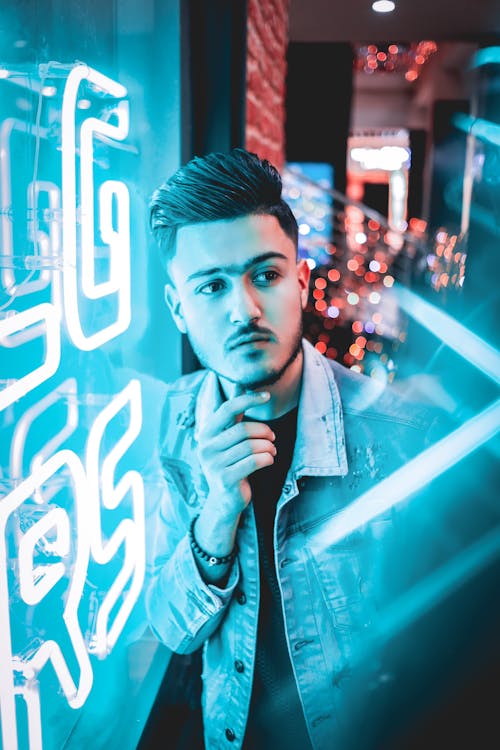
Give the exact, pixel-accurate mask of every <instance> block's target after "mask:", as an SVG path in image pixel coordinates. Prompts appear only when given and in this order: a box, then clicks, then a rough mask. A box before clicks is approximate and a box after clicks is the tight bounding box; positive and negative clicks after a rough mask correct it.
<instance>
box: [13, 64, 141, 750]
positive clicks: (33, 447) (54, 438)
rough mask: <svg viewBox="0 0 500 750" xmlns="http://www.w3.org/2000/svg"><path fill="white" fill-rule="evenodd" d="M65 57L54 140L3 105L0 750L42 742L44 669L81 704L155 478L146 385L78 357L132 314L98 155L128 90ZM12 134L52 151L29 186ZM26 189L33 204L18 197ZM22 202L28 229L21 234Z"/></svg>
mask: <svg viewBox="0 0 500 750" xmlns="http://www.w3.org/2000/svg"><path fill="white" fill-rule="evenodd" d="M50 65H53V64H52V63H51V64H49V67H50ZM54 65H55V73H56V74H57V76H58V80H59V81H61V80H62V85H61V86H60V88H59V89H58V88H57V86H55V87H54V99H55V98H56V97H55V94H57V92H58V91H59V93H60V101H61V104H60V107H59V108H58V109H57V111H55V110H54V106H56V105H54V104H53V103H52V102H51V106H52V107H53V109H52V113H51V117H52V120H53V121H54V117H56V119H57V121H58V123H59V137H58V139H57V142H55V140H54V132H53V131H54V128H53V127H52V129H50V128H48V127H47V125H46V124H41V123H40V122H36V123H35V124H34V123H27V122H25V121H23V120H21V119H17V118H14V117H8V118H5V119H4V121H3V125H1V126H0V188H1V196H0V206H1V209H2V210H1V217H0V225H1V234H2V241H3V249H2V254H1V256H0V282H1V289H2V290H3V293H4V295H5V296H6V297H7V302H6V303H5V304H3V305H2V306H1V307H0V352H1V356H2V360H3V362H4V365H3V367H4V368H5V369H4V371H3V373H2V378H1V380H0V419H2V420H3V422H2V424H3V425H4V426H5V427H6V431H7V430H8V431H9V434H10V437H9V440H8V460H7V461H5V462H4V464H3V466H7V470H6V471H7V473H5V471H4V470H3V469H2V468H1V465H0V484H1V486H3V487H4V488H6V490H7V491H6V493H5V494H4V496H3V497H2V498H1V500H0V630H1V633H2V638H1V639H0V714H1V737H2V747H3V749H4V750H17V748H19V747H21V746H22V747H24V746H27V747H29V748H30V750H41V748H42V747H43V743H44V738H43V716H44V711H45V708H46V699H47V695H46V694H45V692H44V684H45V681H46V680H48V679H49V677H47V676H46V675H48V674H49V673H50V670H46V669H45V667H46V666H47V665H49V664H50V665H51V666H52V677H51V678H50V679H52V680H54V675H55V680H56V682H57V685H58V688H59V690H58V692H59V695H60V696H61V700H63V699H65V701H66V703H67V705H68V706H70V707H71V708H73V709H78V708H81V707H82V706H83V705H84V704H85V701H86V700H87V698H88V696H89V694H90V691H91V689H92V683H93V667H92V658H94V657H98V658H100V659H103V658H105V657H106V656H107V655H108V654H109V653H110V651H111V650H112V649H113V648H114V646H115V645H116V643H117V641H118V639H119V637H120V635H121V634H122V633H123V631H124V628H125V627H126V624H127V621H128V620H129V618H130V614H131V612H132V610H133V608H134V605H135V604H136V602H137V600H138V598H139V595H140V592H141V588H142V584H143V580H144V571H145V541H144V536H145V530H144V486H143V480H142V477H141V475H140V474H139V472H138V471H137V469H136V468H134V445H135V443H136V441H137V439H138V437H139V435H140V431H141V427H142V394H141V387H140V383H139V381H138V380H137V379H135V378H132V379H130V378H129V379H128V382H125V383H123V382H122V383H120V385H119V386H117V385H116V384H115V383H114V382H113V379H112V378H109V379H108V381H107V382H106V385H107V387H106V388H104V391H102V387H101V388H100V389H98V391H97V392H96V390H94V389H92V390H89V386H88V384H87V383H86V382H85V380H84V379H83V378H82V377H80V376H79V373H78V368H76V370H75V364H74V363H75V361H81V357H90V356H95V353H96V352H97V350H99V347H101V346H102V345H103V344H105V343H108V342H110V341H112V340H113V339H114V338H116V337H118V336H119V335H120V334H123V333H124V332H125V331H126V330H127V329H128V327H129V325H130V321H131V295H130V198H129V191H128V188H127V185H126V184H125V182H122V181H120V180H118V179H116V170H114V171H113V172H112V173H111V172H110V170H109V169H108V172H110V173H109V176H108V174H106V175H105V177H104V179H103V177H102V172H103V171H106V170H103V168H102V167H101V168H97V167H96V164H98V163H99V162H102V161H103V158H102V157H103V153H104V152H106V154H108V153H112V152H113V150H114V149H116V147H117V144H118V145H119V144H120V143H121V142H122V141H124V140H125V139H126V137H127V135H128V129H129V109H128V101H127V100H126V96H127V90H126V89H125V87H124V86H122V85H121V84H120V83H118V82H116V81H113V80H112V79H111V78H108V77H107V76H105V75H103V74H102V73H99V72H98V71H96V70H93V69H92V68H90V67H88V66H86V65H83V64H78V65H75V66H71V67H69V68H66V69H65V68H64V66H59V65H57V64H54ZM47 72H48V71H47V70H45V72H44V76H45V77H46V75H47ZM42 79H43V76H42ZM26 81H27V82H28V83H29V82H31V81H32V78H30V77H27V78H26ZM8 83H9V81H8V77H4V78H3V79H2V85H7V84H8ZM28 83H25V85H26V86H27V87H28ZM16 84H18V85H19V80H18V81H16ZM39 89H40V92H41V91H42V89H43V86H42V83H40V86H39ZM40 96H42V93H40ZM80 101H85V102H86V104H85V108H83V107H80V106H79V102H80ZM89 102H90V105H89ZM14 136H15V137H16V138H19V137H22V138H24V139H29V142H30V143H31V142H33V141H34V143H35V144H36V145H35V150H36V159H35V162H36V164H35V167H36V168H38V157H39V153H40V149H41V148H42V147H43V148H44V149H45V151H46V152H47V153H49V156H50V160H46V164H48V163H49V161H50V165H51V168H50V169H49V168H48V167H45V168H46V173H45V174H43V173H42V174H37V173H36V169H34V170H33V172H32V173H30V174H29V179H26V184H25V186H24V189H23V190H21V189H20V188H19V185H18V184H17V185H16V186H13V185H14V172H13V169H12V165H13V163H14V158H13V154H14V152H15V144H14V141H13V138H14ZM97 152H98V154H97ZM108 163H109V159H108V160H107V161H106V164H108ZM54 164H55V165H57V168H54ZM42 172H43V170H42ZM54 172H58V174H54ZM18 173H19V171H18V172H17V173H16V179H17V182H19V178H18ZM19 195H21V196H22V201H23V202H24V203H23V208H24V206H25V207H26V211H25V212H24V211H20V210H17V211H16V210H14V209H13V204H15V202H16V200H17V198H18V196H19ZM21 213H23V221H24V222H25V228H24V231H21V232H19V231H18V232H17V234H15V232H14V231H13V217H14V221H17V222H18V225H19V215H20V214H21ZM20 238H21V239H20ZM26 248H29V251H32V254H31V255H30V254H28V253H27V252H26ZM32 248H33V250H32ZM73 372H74V374H72V373H73ZM68 373H70V374H68ZM100 382H101V383H102V382H103V381H102V380H101V381H100ZM94 388H95V386H94ZM4 445H5V443H4ZM47 612H50V617H47ZM21 706H22V709H21Z"/></svg>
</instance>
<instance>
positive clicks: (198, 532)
mask: <svg viewBox="0 0 500 750" xmlns="http://www.w3.org/2000/svg"><path fill="white" fill-rule="evenodd" d="M239 520H240V514H239V513H238V514H236V515H235V514H231V515H229V514H227V515H226V514H221V510H220V508H215V507H212V508H211V507H210V506H209V505H208V503H207V504H206V505H205V506H204V507H203V508H202V510H201V511H200V514H199V515H198V516H197V517H196V519H195V527H194V528H193V534H194V536H195V539H196V542H197V543H198V544H199V546H200V547H201V548H202V549H203V550H204V551H205V552H207V553H208V554H209V555H210V556H213V557H225V556H226V555H229V554H231V552H232V550H233V548H234V544H235V538H236V531H237V528H238V523H239Z"/></svg>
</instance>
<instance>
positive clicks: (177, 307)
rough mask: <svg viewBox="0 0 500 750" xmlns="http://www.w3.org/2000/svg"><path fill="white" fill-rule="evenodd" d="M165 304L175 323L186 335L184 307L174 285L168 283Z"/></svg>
mask: <svg viewBox="0 0 500 750" xmlns="http://www.w3.org/2000/svg"><path fill="white" fill-rule="evenodd" d="M165 302H166V303H167V306H168V309H169V310H170V314H171V315H172V318H173V319H174V323H175V325H176V326H177V328H178V329H179V331H180V332H181V333H186V332H187V328H186V322H185V320H184V315H183V313H182V305H181V302H180V299H179V295H178V293H177V289H176V288H175V286H174V285H173V284H170V283H169V282H167V283H166V284H165Z"/></svg>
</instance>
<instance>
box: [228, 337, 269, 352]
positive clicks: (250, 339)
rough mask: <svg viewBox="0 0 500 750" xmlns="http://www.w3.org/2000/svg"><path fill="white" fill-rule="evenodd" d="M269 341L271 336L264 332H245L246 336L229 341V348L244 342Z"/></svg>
mask: <svg viewBox="0 0 500 750" xmlns="http://www.w3.org/2000/svg"><path fill="white" fill-rule="evenodd" d="M259 341H260V342H265V343H267V342H270V341H271V336H270V335H268V334H264V333H251V334H247V335H246V336H240V337H239V338H237V339H236V340H235V341H233V342H231V343H230V345H229V349H237V348H238V347H239V346H244V345H245V344H255V343H258V342H259Z"/></svg>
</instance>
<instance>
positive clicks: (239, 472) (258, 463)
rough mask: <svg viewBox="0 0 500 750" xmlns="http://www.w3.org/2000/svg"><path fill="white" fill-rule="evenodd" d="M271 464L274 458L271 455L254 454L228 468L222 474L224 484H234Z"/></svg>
mask: <svg viewBox="0 0 500 750" xmlns="http://www.w3.org/2000/svg"><path fill="white" fill-rule="evenodd" d="M273 463H274V456H273V455H271V453H254V454H252V455H251V456H247V457H246V458H242V459H241V460H240V461H237V462H236V463H235V464H232V465H231V466H228V467H227V469H226V470H225V472H224V483H225V484H226V485H228V486H229V485H233V484H236V483H237V482H240V481H241V480H242V479H246V478H247V477H248V475H249V474H252V472H254V471H257V470H258V469H263V468H264V467H265V466H271V465H272V464H273Z"/></svg>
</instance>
